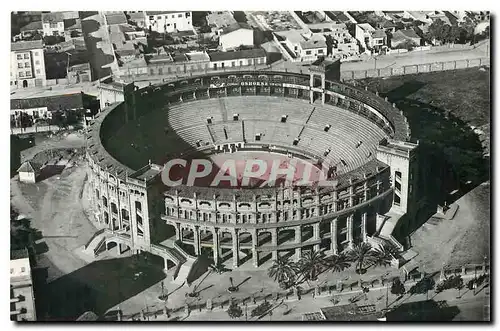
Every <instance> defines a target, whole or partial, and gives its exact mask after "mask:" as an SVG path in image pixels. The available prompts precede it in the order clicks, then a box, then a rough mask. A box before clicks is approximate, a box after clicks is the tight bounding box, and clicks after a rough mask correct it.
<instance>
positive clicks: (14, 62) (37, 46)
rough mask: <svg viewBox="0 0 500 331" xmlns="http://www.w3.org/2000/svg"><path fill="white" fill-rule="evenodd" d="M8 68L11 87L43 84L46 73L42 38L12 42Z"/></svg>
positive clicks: (44, 83) (39, 85)
mask: <svg viewBox="0 0 500 331" xmlns="http://www.w3.org/2000/svg"><path fill="white" fill-rule="evenodd" d="M10 68H11V70H10V86H11V87H16V88H26V87H33V86H37V87H41V86H45V85H46V75H45V60H44V54H43V43H42V40H34V41H19V42H16V43H12V44H11V49H10Z"/></svg>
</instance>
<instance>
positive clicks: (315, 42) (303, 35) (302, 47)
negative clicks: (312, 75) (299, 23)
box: [273, 30, 327, 62]
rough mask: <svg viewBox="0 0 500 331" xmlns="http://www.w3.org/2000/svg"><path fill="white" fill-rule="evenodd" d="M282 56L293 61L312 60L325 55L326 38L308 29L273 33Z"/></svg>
mask: <svg viewBox="0 0 500 331" xmlns="http://www.w3.org/2000/svg"><path fill="white" fill-rule="evenodd" d="M273 36H274V40H275V41H276V42H277V43H278V44H279V46H280V50H281V52H282V54H283V55H284V57H286V58H287V59H289V60H291V61H293V62H308V61H314V60H316V59H317V58H318V57H321V56H326V54H327V47H326V39H325V37H324V36H323V35H321V34H313V33H312V32H311V31H310V30H288V31H279V32H274V33H273Z"/></svg>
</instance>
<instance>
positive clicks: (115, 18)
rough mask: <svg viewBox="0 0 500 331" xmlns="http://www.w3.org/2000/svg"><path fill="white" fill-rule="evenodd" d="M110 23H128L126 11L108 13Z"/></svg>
mask: <svg viewBox="0 0 500 331" xmlns="http://www.w3.org/2000/svg"><path fill="white" fill-rule="evenodd" d="M105 16H106V22H107V23H108V25H116V24H127V17H126V16H125V14H124V13H116V14H106V15H105Z"/></svg>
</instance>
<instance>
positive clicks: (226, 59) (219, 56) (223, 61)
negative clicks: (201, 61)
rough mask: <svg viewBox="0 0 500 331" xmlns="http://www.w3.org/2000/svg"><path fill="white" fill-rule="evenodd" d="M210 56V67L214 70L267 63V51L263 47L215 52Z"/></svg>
mask: <svg viewBox="0 0 500 331" xmlns="http://www.w3.org/2000/svg"><path fill="white" fill-rule="evenodd" d="M208 56H209V57H210V68H211V69H213V70H223V69H226V68H236V67H245V66H252V65H253V66H256V65H264V64H266V63H267V55H266V51H264V50H263V49H261V48H259V49H250V50H243V51H237V52H214V53H210V54H209V55H208Z"/></svg>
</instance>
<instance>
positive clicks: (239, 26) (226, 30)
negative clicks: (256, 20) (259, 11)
mask: <svg viewBox="0 0 500 331" xmlns="http://www.w3.org/2000/svg"><path fill="white" fill-rule="evenodd" d="M239 29H246V30H252V28H251V27H250V25H248V24H246V23H236V24H232V25H230V26H226V27H224V28H222V34H228V33H231V32H233V31H236V30H239Z"/></svg>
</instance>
